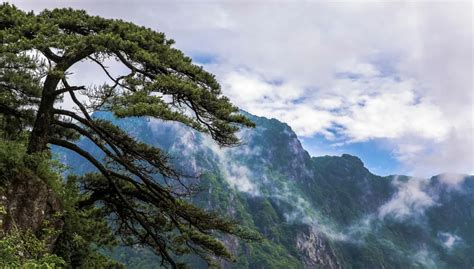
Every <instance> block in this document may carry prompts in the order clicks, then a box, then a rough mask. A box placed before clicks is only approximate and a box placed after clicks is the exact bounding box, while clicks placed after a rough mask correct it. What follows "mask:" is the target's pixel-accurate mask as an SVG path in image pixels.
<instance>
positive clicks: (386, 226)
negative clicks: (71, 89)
mask: <svg viewBox="0 0 474 269" xmlns="http://www.w3.org/2000/svg"><path fill="white" fill-rule="evenodd" d="M95 116H96V117H101V118H105V119H109V120H111V121H113V122H114V123H115V124H117V125H119V126H120V127H121V128H123V129H125V130H127V131H129V132H131V133H132V134H133V135H134V136H135V137H137V138H138V139H140V140H143V141H144V142H147V143H151V144H153V145H155V146H158V147H161V148H163V149H164V150H166V151H168V152H170V154H171V156H173V157H174V158H175V160H176V163H175V165H176V166H177V167H179V168H180V169H182V170H184V171H185V172H198V171H199V172H201V171H205V174H204V176H203V178H202V179H201V181H200V185H201V188H202V189H203V190H204V191H203V192H201V193H199V194H198V195H197V196H196V197H195V198H194V202H195V203H196V204H198V205H200V206H203V207H206V208H208V209H211V210H215V211H217V212H220V213H222V214H225V215H228V216H230V217H232V218H235V219H237V220H239V221H240V222H241V223H242V224H244V225H245V226H248V227H251V228H254V229H257V230H258V231H260V232H261V233H262V234H263V235H264V236H265V237H266V238H267V240H266V241H265V242H264V243H263V244H262V245H261V246H258V245H255V244H247V243H243V242H239V241H235V240H233V239H229V238H225V242H226V244H227V245H228V247H229V248H230V249H231V250H233V251H234V253H235V254H236V255H237V257H238V258H237V262H236V263H234V264H232V263H225V262H222V265H223V266H224V267H226V268H318V266H319V267H322V268H380V267H385V268H400V267H405V268H454V267H452V266H451V265H452V264H455V265H458V267H457V268H468V266H469V265H470V264H474V260H473V258H469V257H467V256H468V255H467V254H466V253H468V251H470V250H474V248H473V246H472V245H473V242H474V238H472V236H471V235H470V234H469V228H470V227H474V226H472V225H473V224H474V222H473V220H474V213H473V212H474V209H473V206H472V205H473V204H474V201H472V200H473V199H472V198H470V196H469V195H470V194H471V191H472V194H474V189H473V188H471V185H474V184H473V183H471V182H474V180H473V179H474V177H473V176H467V177H463V178H462V180H461V179H459V178H453V179H449V178H447V179H445V178H444V177H443V176H441V175H440V176H438V177H437V176H433V177H431V178H430V179H414V178H413V177H408V176H386V177H381V176H377V175H374V174H372V173H371V172H370V171H369V170H368V169H367V168H366V167H365V166H364V163H363V162H362V160H360V158H358V157H356V156H352V155H349V154H343V155H341V156H319V157H312V156H310V155H309V153H308V152H307V151H306V150H305V149H304V148H303V146H302V145H301V143H300V141H299V139H298V137H297V135H296V134H295V133H294V132H293V131H292V129H291V127H290V126H288V125H287V124H285V123H282V122H280V121H278V120H276V119H266V118H264V117H256V116H253V115H251V114H248V113H246V116H249V117H250V118H251V119H252V120H253V121H254V122H255V123H256V124H257V127H256V128H254V129H245V130H242V131H241V132H240V135H241V137H242V141H243V144H242V145H241V146H239V147H235V148H219V147H217V146H216V145H215V144H214V143H213V142H212V140H210V139H209V138H208V137H206V136H205V135H202V134H200V133H198V132H195V131H193V130H191V129H189V128H185V127H183V126H182V125H179V124H174V123H167V122H163V121H159V120H152V119H138V118H132V119H125V120H117V119H115V118H113V116H112V115H110V114H107V113H98V114H95ZM80 143H85V146H87V147H89V146H90V147H91V148H90V149H91V150H92V152H94V148H93V147H92V145H89V144H87V141H84V140H83V141H81V142H80ZM57 152H59V153H60V154H59V155H60V156H61V157H60V158H61V159H62V160H63V162H65V163H66V164H68V163H78V161H79V160H78V159H75V158H76V157H74V156H71V155H70V154H69V153H65V152H61V151H57ZM85 171H87V167H84V166H83V167H80V166H79V167H78V166H76V169H75V171H74V172H78V173H83V172H85ZM466 182H467V183H466ZM441 184H449V185H446V186H444V185H441ZM459 184H461V185H459ZM464 185H466V186H467V187H466V186H464ZM459 190H467V191H466V193H463V191H459ZM472 196H474V195H472ZM453 197H454V198H455V199H454V198H453ZM451 198H453V199H454V200H452V199H451ZM471 202H472V203H471ZM445 203H448V204H449V203H451V204H452V206H453V207H455V208H459V207H461V209H462V208H463V207H465V208H467V209H466V210H464V211H463V210H461V209H459V210H460V211H453V212H450V211H449V210H448V209H449V208H448V209H446V208H444V207H442V205H443V204H445ZM459 203H460V204H461V205H458V204H459ZM440 204H441V206H439V205H440ZM438 211H440V212H442V213H443V214H444V215H445V216H446V217H450V219H451V220H454V223H455V224H456V223H457V224H458V225H448V224H449V223H448V224H447V223H445V221H444V220H443V219H442V218H437V214H438V213H439V212H438ZM466 212H467V213H466ZM463 221H464V222H465V223H467V224H465V225H461V224H460V223H461V222H463ZM420 227H422V228H420ZM378 237H380V239H379V238H378ZM415 239H416V240H415ZM419 242H423V243H422V244H420V243H419ZM444 243H448V245H450V246H451V248H450V249H444V247H443V246H444V245H446V244H444ZM126 253H128V252H126ZM453 253H454V254H453ZM134 255H135V254H134ZM459 255H460V256H462V259H456V258H453V257H457V256H459ZM116 256H117V255H116ZM117 257H118V256H117ZM123 260H124V259H122V261H123ZM126 263H127V265H129V266H134V265H133V262H130V261H128V260H127V262H126ZM456 263H457V264H456ZM433 264H434V265H435V266H437V267H433V266H432V265H433ZM144 268H146V265H145V267H144ZM197 268H199V266H198V267H197Z"/></svg>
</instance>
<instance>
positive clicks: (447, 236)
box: [438, 232, 462, 249]
mask: <svg viewBox="0 0 474 269" xmlns="http://www.w3.org/2000/svg"><path fill="white" fill-rule="evenodd" d="M438 236H439V237H440V239H441V241H442V242H443V245H444V246H445V247H446V248H447V249H452V248H453V246H455V245H456V244H458V243H459V242H461V241H462V239H461V238H460V237H459V236H457V235H455V234H451V233H447V232H446V233H439V234H438Z"/></svg>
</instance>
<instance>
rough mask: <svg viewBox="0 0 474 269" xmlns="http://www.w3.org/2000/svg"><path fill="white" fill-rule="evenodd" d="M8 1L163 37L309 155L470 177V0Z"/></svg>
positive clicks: (473, 123)
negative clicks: (122, 23)
mask: <svg viewBox="0 0 474 269" xmlns="http://www.w3.org/2000/svg"><path fill="white" fill-rule="evenodd" d="M11 3H13V4H15V5H16V6H18V7H19V8H21V9H23V10H28V11H29V10H34V11H35V12H39V11H41V10H43V9H44V8H56V7H73V8H78V9H85V10H86V11H88V13H89V14H93V15H100V16H103V17H107V18H120V19H123V20H126V21H131V22H134V23H136V24H139V25H144V26H147V27H150V28H152V29H154V30H156V31H160V32H164V33H165V34H166V35H167V37H168V38H171V39H173V40H175V41H176V44H175V47H176V48H178V49H181V50H182V51H184V53H185V54H187V55H189V56H191V57H192V58H193V60H194V61H195V62H196V63H197V64H200V65H203V66H204V68H205V69H206V70H208V71H210V72H212V73H214V74H215V75H216V77H217V79H218V80H219V82H220V83H221V85H222V90H223V93H224V94H225V95H227V96H228V97H229V98H230V100H231V101H232V102H233V103H235V104H236V105H237V106H239V107H241V108H242V109H244V110H246V111H248V112H250V113H252V114H256V115H259V116H265V117H269V118H276V119H279V120H281V121H284V122H286V123H288V124H289V125H290V126H291V127H292V129H293V130H294V131H295V132H296V133H297V135H298V137H299V138H300V140H301V141H302V143H303V146H304V147H305V149H306V150H308V152H309V153H310V154H311V155H313V156H320V155H340V154H342V153H350V154H354V155H357V156H359V157H360V158H361V159H362V160H363V161H364V163H365V165H366V166H367V167H368V168H369V169H370V170H371V171H372V172H374V173H377V174H380V175H388V174H407V175H412V176H420V177H428V176H432V175H436V174H439V173H443V172H449V173H467V174H474V141H473V140H474V90H473V81H472V75H473V29H472V27H473V26H472V14H473V6H472V3H471V2H470V1H467V2H456V1H446V2H440V1H430V2H428V1H410V2H403V1H386V2H377V1H370V2H360V1H348V2H344V1H338V2H326V1H150V0H148V1H133V4H131V3H132V1H121V0H119V1H100V2H99V1H92V0H84V1H78V0H75V1H66V0H61V1H43V0H28V1H27V0H16V1H12V2H11ZM88 75H89V76H93V74H90V73H89V74H87V73H86V74H85V75H84V77H85V78H87V79H89V77H88Z"/></svg>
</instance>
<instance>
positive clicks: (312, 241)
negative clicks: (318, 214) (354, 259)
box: [295, 227, 342, 269]
mask: <svg viewBox="0 0 474 269" xmlns="http://www.w3.org/2000/svg"><path fill="white" fill-rule="evenodd" d="M295 241H296V249H297V250H298V252H299V254H300V257H301V261H302V263H303V265H304V268H308V269H310V268H328V269H339V268H342V267H341V265H340V264H339V262H338V260H337V257H336V254H335V253H334V250H333V249H332V248H331V246H330V244H329V240H328V238H327V237H326V235H325V234H323V233H321V232H318V231H317V230H316V229H315V228H314V227H306V229H302V231H300V232H298V234H297V235H296V240H295Z"/></svg>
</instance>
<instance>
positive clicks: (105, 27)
mask: <svg viewBox="0 0 474 269" xmlns="http://www.w3.org/2000/svg"><path fill="white" fill-rule="evenodd" d="M0 39H1V40H2V46H1V48H0V52H1V53H0V117H1V119H2V121H3V126H2V127H3V130H4V131H3V132H2V133H3V135H4V136H5V137H6V138H8V139H15V133H17V132H21V131H26V132H27V133H28V145H27V153H28V154H30V155H34V154H38V153H41V154H44V153H46V154H49V145H56V146H59V147H62V148H65V149H68V150H71V151H73V152H75V153H77V154H79V155H80V156H82V157H83V158H84V160H85V161H88V162H90V163H91V164H92V165H93V166H95V168H96V169H97V171H98V173H96V174H88V175H85V176H83V177H81V180H80V183H81V186H80V187H81V190H83V191H84V193H85V194H86V199H82V200H80V201H78V202H77V207H80V208H87V207H94V206H98V207H101V208H102V209H103V210H104V211H105V212H106V213H107V216H108V218H109V219H110V222H111V227H113V229H114V230H115V232H116V234H118V235H119V236H120V237H121V239H122V241H123V242H125V243H126V244H128V245H137V244H138V245H145V246H148V247H150V248H151V249H153V250H154V251H155V252H156V254H158V255H159V256H160V257H161V258H162V261H163V264H164V265H166V266H169V267H171V268H178V267H180V264H179V263H178V262H177V261H176V260H177V257H178V256H180V255H182V254H188V253H194V254H198V255H200V256H201V257H202V258H203V259H205V260H206V261H208V262H210V263H211V262H212V260H213V257H216V256H217V257H223V258H226V259H231V255H230V254H229V252H228V251H227V249H226V248H225V246H224V245H223V244H222V242H221V241H219V240H218V239H217V238H218V237H217V236H218V234H219V233H224V234H231V235H237V236H240V237H243V238H254V236H253V235H250V234H248V233H247V232H244V231H243V230H242V229H241V228H239V227H238V226H237V225H236V224H235V223H234V222H233V221H230V220H227V219H224V218H221V217H219V216H218V215H216V214H214V213H209V212H207V211H205V210H203V209H200V208H197V207H195V206H193V205H192V204H190V203H189V202H188V200H187V199H185V198H186V196H187V195H189V194H190V193H192V188H191V187H190V186H189V185H187V184H186V183H185V182H183V180H182V178H183V177H182V175H180V173H179V172H178V171H176V170H175V169H174V168H173V166H172V165H170V161H169V156H168V155H167V153H166V152H163V151H162V150H161V149H159V148H156V147H152V146H150V145H147V144H145V143H142V142H140V141H138V140H136V139H135V138H133V137H132V136H131V135H129V134H128V133H126V132H124V131H123V130H121V129H120V128H119V127H117V126H115V125H114V124H113V123H112V122H109V121H106V120H102V119H96V118H94V117H93V115H92V114H91V112H92V111H100V110H103V111H110V112H112V113H113V114H114V115H115V116H116V117H118V118H125V117H153V118H158V119H161V120H166V121H176V122H180V123H182V124H185V125H187V126H189V127H191V128H194V129H195V130H198V131H201V132H204V133H207V134H209V135H210V136H211V137H212V138H213V139H214V140H215V141H216V143H218V144H219V145H220V146H233V145H237V144H238V143H239V140H238V138H237V137H236V136H235V133H236V132H237V131H238V130H239V128H240V127H242V126H248V127H251V126H253V123H252V122H251V121H250V120H248V119H247V118H245V117H244V116H242V115H240V114H239V113H238V108H237V107H235V106H234V105H232V104H231V103H230V102H229V100H228V99H227V98H226V97H225V96H223V95H222V94H221V90H220V86H219V84H218V82H217V81H216V79H215V77H214V76H213V75H212V74H210V73H208V72H206V71H205V70H203V68H202V67H200V66H196V65H194V64H193V63H192V61H191V59H190V58H188V57H186V56H185V55H183V53H182V52H181V51H179V50H177V49H175V48H173V46H172V45H173V43H174V42H173V40H170V39H166V37H165V35H164V34H163V33H159V32H156V31H153V30H151V29H149V28H145V27H140V26H137V25H135V24H132V23H128V22H124V21H121V20H113V19H104V18H101V17H97V16H90V15H88V14H86V12H84V11H78V10H73V9H54V10H44V11H43V12H41V13H39V14H37V15H36V14H34V13H32V12H31V13H25V12H23V11H21V10H19V9H17V8H16V7H14V6H12V5H9V4H3V5H1V6H0ZM108 61H115V62H117V63H120V64H121V65H122V66H123V67H124V68H126V69H127V70H128V72H127V73H126V74H122V75H120V76H114V75H113V74H112V72H111V71H110V70H109V68H108V67H107V66H106V62H108ZM80 62H90V63H93V64H95V65H97V66H98V68H100V70H102V71H103V72H104V74H105V75H106V76H107V77H108V78H109V83H106V84H103V85H89V84H90V82H88V81H83V84H82V85H72V83H71V82H70V70H71V68H72V67H73V66H74V65H76V64H78V63H80ZM79 94H80V95H81V96H87V100H88V101H87V102H84V101H80V100H81V98H79ZM66 95H68V96H69V97H70V98H71V99H72V101H73V102H74V104H75V106H76V107H77V108H78V109H77V110H72V109H71V110H66V109H61V108H58V107H57V104H58V102H59V101H60V100H62V98H64V96H66ZM79 137H84V138H86V139H89V140H90V141H92V142H93V143H94V144H95V145H96V146H97V147H98V148H99V149H100V150H101V151H102V152H103V153H104V155H105V156H106V159H105V160H100V159H97V158H96V157H94V156H93V154H91V153H90V152H87V151H86V150H84V149H82V148H81V146H80V144H78V143H77V139H78V138H79ZM157 175H158V177H157Z"/></svg>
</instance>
